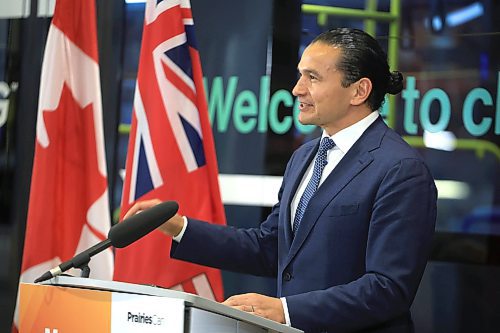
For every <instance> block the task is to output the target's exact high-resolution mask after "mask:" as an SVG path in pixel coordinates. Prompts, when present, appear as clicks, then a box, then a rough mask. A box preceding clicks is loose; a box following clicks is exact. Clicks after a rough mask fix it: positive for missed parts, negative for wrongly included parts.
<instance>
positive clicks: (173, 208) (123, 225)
mask: <svg viewBox="0 0 500 333" xmlns="http://www.w3.org/2000/svg"><path fill="white" fill-rule="evenodd" d="M177 210H179V205H178V204H177V202H175V201H165V202H162V203H160V204H158V205H156V206H153V207H151V208H149V209H147V210H144V211H142V212H140V213H137V214H135V215H133V216H131V217H129V218H128V219H126V220H123V221H122V222H120V223H118V224H115V225H114V226H112V227H111V229H110V230H109V233H108V239H109V240H110V241H111V244H112V245H113V246H114V247H117V248H122V247H125V246H128V245H130V244H132V243H133V242H135V241H136V240H138V239H139V238H141V237H143V236H145V235H147V234H148V233H150V232H151V231H153V230H155V229H156V228H158V227H159V226H160V225H162V224H163V223H164V222H166V221H167V220H169V219H170V218H171V217H173V216H174V215H175V214H176V213H177Z"/></svg>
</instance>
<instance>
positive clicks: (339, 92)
mask: <svg viewBox="0 0 500 333" xmlns="http://www.w3.org/2000/svg"><path fill="white" fill-rule="evenodd" d="M341 52H342V51H341V49H340V48H336V47H334V46H330V45H327V44H325V43H322V42H316V43H313V44H311V45H309V46H308V47H307V48H306V49H305V51H304V53H303V54H302V58H301V60H300V62H299V65H298V71H299V75H300V77H299V80H298V81H297V84H296V85H295V87H294V88H293V94H294V95H295V96H297V97H298V99H299V102H300V104H299V109H300V113H299V121H300V123H302V124H304V125H317V126H320V127H321V128H323V129H325V130H326V131H327V132H328V133H329V134H330V135H332V134H334V133H336V132H338V131H339V130H341V129H343V128H345V127H347V126H348V125H349V122H350V117H351V116H350V114H349V112H348V111H349V110H350V106H351V99H352V97H353V96H354V95H353V93H355V88H354V86H355V84H352V85H351V86H349V87H347V88H344V87H342V85H341V82H342V78H343V73H342V72H340V71H339V70H337V68H336V64H337V61H338V60H340V56H341ZM351 113H352V112H351Z"/></svg>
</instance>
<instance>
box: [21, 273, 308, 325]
mask: <svg viewBox="0 0 500 333" xmlns="http://www.w3.org/2000/svg"><path fill="white" fill-rule="evenodd" d="M19 290H20V291H19V332H20V333H28V332H30V333H32V332H39V333H90V332H92V333H108V332H109V333H136V332H141V333H160V332H161V333H266V332H269V333H281V332H283V333H300V332H302V331H300V330H298V329H295V328H292V327H288V326H286V325H282V324H279V323H276V322H274V321H272V320H268V319H265V318H262V317H258V316H256V315H253V314H251V313H247V312H243V311H239V310H236V309H233V308H231V307H228V306H225V305H223V304H220V303H217V302H214V301H211V300H208V299H205V298H202V297H200V296H197V295H193V294H188V293H184V292H180V291H175V290H169V289H163V288H159V287H154V286H147V285H137V284H130V283H123V282H116V281H103V280H94V279H87V278H78V277H69V276H57V277H55V278H53V279H51V280H48V281H46V282H44V283H41V284H33V283H21V285H20V289H19Z"/></svg>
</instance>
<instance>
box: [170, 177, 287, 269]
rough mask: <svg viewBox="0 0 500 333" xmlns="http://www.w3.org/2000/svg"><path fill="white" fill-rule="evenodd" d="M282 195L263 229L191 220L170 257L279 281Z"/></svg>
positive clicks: (262, 225) (264, 223)
mask: <svg viewBox="0 0 500 333" xmlns="http://www.w3.org/2000/svg"><path fill="white" fill-rule="evenodd" d="M282 187H283V186H282ZM281 193H282V189H280V191H279V193H278V203H277V204H276V205H275V206H274V207H273V209H272V212H271V214H270V215H269V216H268V217H267V219H266V220H265V221H264V222H262V223H261V225H260V227H259V228H250V229H239V228H235V227H232V226H220V225H214V224H210V223H207V222H204V221H199V220H195V219H189V223H188V227H187V229H186V232H185V234H184V236H183V238H182V241H181V242H180V243H177V242H172V248H171V251H170V256H171V257H172V258H175V259H180V260H184V261H189V262H193V263H197V264H200V265H205V266H210V267H215V268H220V269H225V270H231V271H235V272H239V273H246V274H253V275H258V276H269V277H275V276H276V274H277V265H278V239H277V238H278V215H279V207H280V205H279V200H281Z"/></svg>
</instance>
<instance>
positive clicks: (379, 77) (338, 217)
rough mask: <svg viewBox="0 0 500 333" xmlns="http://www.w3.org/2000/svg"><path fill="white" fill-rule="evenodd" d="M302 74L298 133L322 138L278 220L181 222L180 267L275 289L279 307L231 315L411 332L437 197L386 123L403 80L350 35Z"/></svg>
mask: <svg viewBox="0 0 500 333" xmlns="http://www.w3.org/2000/svg"><path fill="white" fill-rule="evenodd" d="M298 70H299V73H300V78H299V79H298V82H297V84H296V86H295V88H294V89H293V94H294V95H295V96H297V97H298V99H299V102H300V114H299V121H300V122H301V123H302V124H312V125H317V126H320V127H321V128H322V129H323V134H322V137H321V138H318V139H316V140H313V141H310V142H308V143H306V144H304V145H303V146H301V147H300V148H299V149H297V150H296V151H295V152H294V154H293V156H292V157H291V159H290V161H289V162H288V165H287V168H286V170H285V173H284V177H283V183H282V185H281V188H280V191H279V195H278V199H279V202H278V203H277V204H276V205H275V206H274V208H273V210H272V212H271V214H270V215H269V216H268V218H267V219H266V221H264V222H263V223H262V224H261V225H260V227H258V228H253V229H236V228H233V227H223V226H218V225H213V224H208V223H204V222H202V221H197V220H194V219H190V218H187V217H184V216H179V215H176V216H175V217H173V218H172V219H171V220H169V221H167V222H166V223H165V224H163V225H162V227H160V228H161V230H162V231H163V232H164V233H166V234H167V235H170V236H173V237H174V240H175V242H173V246H172V250H171V256H172V257H175V258H178V259H182V260H187V261H191V262H195V263H199V264H203V265H209V266H213V267H218V268H222V269H227V270H233V271H238V272H244V273H249V274H255V275H264V276H272V277H275V278H276V279H277V290H278V295H277V298H273V297H268V296H264V295H259V294H244V295H236V296H232V297H230V298H229V299H228V300H226V301H225V304H227V305H229V306H233V307H236V308H238V309H241V310H243V311H249V312H254V313H255V314H256V315H259V316H262V317H266V318H269V319H272V320H276V321H278V322H281V323H286V324H288V325H291V326H293V327H296V328H299V329H302V330H304V331H305V332H358V331H359V332H412V331H413V323H412V320H411V316H410V311H409V309H410V305H411V303H412V301H413V298H414V296H415V293H416V291H417V288H418V285H419V283H420V279H421V277H422V274H423V271H424V268H425V265H426V261H427V257H428V254H429V251H430V247H431V239H432V235H433V232H434V225H435V220H436V201H437V191H436V188H435V185H434V181H433V178H432V176H431V174H430V172H429V170H428V168H427V166H426V165H425V163H424V162H423V161H422V159H421V157H420V156H419V155H418V154H417V153H416V152H415V151H414V150H413V149H412V148H411V147H410V146H408V145H407V144H406V143H405V141H403V139H402V138H401V137H400V136H399V135H398V134H396V133H395V132H394V131H393V130H391V129H389V128H388V127H387V126H386V124H385V123H384V122H383V120H382V119H381V117H380V116H379V114H378V111H377V110H378V109H379V108H380V106H381V104H382V103H383V100H384V96H385V95H386V93H390V94H397V93H399V92H400V91H401V89H402V80H403V78H402V75H401V73H399V72H390V71H389V67H388V65H387V57H386V55H385V53H384V52H383V51H382V49H381V48H380V46H379V45H378V43H377V42H376V41H375V40H374V39H373V38H372V37H370V36H369V35H368V34H366V33H364V32H363V31H360V30H356V29H345V28H343V29H334V30H332V31H328V32H325V33H322V34H321V35H319V36H318V37H316V39H315V40H314V41H313V42H312V43H311V44H310V45H309V46H308V47H307V48H306V49H305V51H304V53H303V55H302V58H301V61H300V63H299V65H298ZM157 203H158V201H157V200H151V201H145V202H141V203H138V204H137V205H136V206H134V207H133V208H132V209H131V210H130V211H129V212H128V214H127V216H130V215H132V214H135V213H136V212H137V211H140V210H142V209H146V208H148V207H151V206H153V205H155V204H157ZM127 216H126V217H127Z"/></svg>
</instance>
